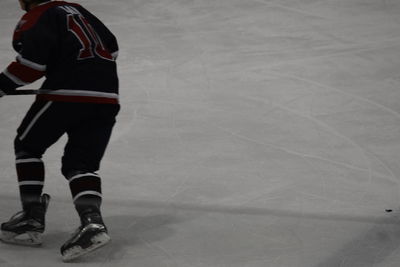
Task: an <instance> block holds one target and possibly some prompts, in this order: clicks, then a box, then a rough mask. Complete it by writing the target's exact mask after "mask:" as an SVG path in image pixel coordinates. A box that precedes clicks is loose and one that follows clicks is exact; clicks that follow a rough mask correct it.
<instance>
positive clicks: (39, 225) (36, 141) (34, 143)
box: [1, 101, 65, 245]
mask: <svg viewBox="0 0 400 267" xmlns="http://www.w3.org/2000/svg"><path fill="white" fill-rule="evenodd" d="M58 113H59V112H58V105H57V104H55V103H52V102H47V101H37V102H35V103H34V104H33V105H32V106H31V108H30V109H29V111H28V112H27V115H26V116H25V118H24V119H23V121H22V123H21V125H20V126H19V128H18V130H17V137H16V138H15V141H14V148H15V154H16V170H17V177H18V183H19V191H20V198H21V203H22V211H21V212H19V213H17V214H16V215H15V216H13V217H12V218H11V219H10V220H9V221H8V222H6V223H3V224H2V225H1V230H2V231H1V232H2V235H1V240H3V241H5V242H8V243H16V244H22V245H39V244H41V242H42V241H41V234H42V233H43V231H44V228H45V213H46V210H47V206H48V203H49V200H50V197H49V196H48V195H46V194H43V195H42V191H43V186H44V180H45V171H44V164H43V161H42V159H41V158H42V155H43V153H44V152H45V151H46V149H47V148H48V147H49V146H50V145H52V144H53V143H54V142H56V141H57V140H58V139H59V137H60V136H61V135H62V134H63V132H64V126H63V124H64V122H65V120H63V119H60V116H61V115H62V114H60V115H58Z"/></svg>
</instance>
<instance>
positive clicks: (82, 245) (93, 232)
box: [61, 212, 111, 262]
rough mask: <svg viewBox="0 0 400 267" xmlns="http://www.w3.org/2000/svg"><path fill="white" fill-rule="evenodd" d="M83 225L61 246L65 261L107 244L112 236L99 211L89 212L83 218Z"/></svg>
mask: <svg viewBox="0 0 400 267" xmlns="http://www.w3.org/2000/svg"><path fill="white" fill-rule="evenodd" d="M81 221H82V225H81V226H80V227H79V228H78V229H77V230H76V231H75V232H74V233H73V234H72V236H71V238H70V239H69V240H68V241H67V242H65V244H64V245H63V246H62V247H61V255H62V258H63V261H64V262H68V261H71V260H73V259H76V258H78V257H80V256H83V255H85V254H87V253H89V252H91V251H93V250H95V249H98V248H100V247H102V246H104V245H105V244H107V243H108V242H109V241H110V240H111V238H110V236H109V235H108V233H107V228H106V226H105V225H104V222H103V219H102V218H101V215H100V214H99V213H98V212H88V213H86V214H84V215H83V216H82V218H81Z"/></svg>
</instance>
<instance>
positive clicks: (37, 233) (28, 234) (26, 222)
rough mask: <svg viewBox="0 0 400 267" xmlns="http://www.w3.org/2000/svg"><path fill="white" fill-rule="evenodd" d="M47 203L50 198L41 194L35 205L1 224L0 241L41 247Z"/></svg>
mask: <svg viewBox="0 0 400 267" xmlns="http://www.w3.org/2000/svg"><path fill="white" fill-rule="evenodd" d="M49 201H50V196H49V195H47V194H43V195H42V196H41V197H40V202H39V203H38V204H37V205H35V206H33V207H32V208H30V209H29V210H23V211H20V212H18V213H17V214H15V215H14V216H12V217H11V219H10V220H9V221H8V222H5V223H2V224H1V235H0V240H1V241H3V242H5V243H10V244H16V245H25V246H39V245H41V244H42V234H43V232H44V229H45V215H46V211H47V207H48V205H49Z"/></svg>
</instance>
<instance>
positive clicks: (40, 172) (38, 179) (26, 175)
mask: <svg viewBox="0 0 400 267" xmlns="http://www.w3.org/2000/svg"><path fill="white" fill-rule="evenodd" d="M16 170H17V176H18V183H19V191H20V197H21V202H22V207H23V209H24V210H29V209H30V208H31V207H32V206H34V205H37V204H38V203H39V202H40V196H41V195H42V191H43V186H44V176H45V171H44V164H43V161H42V160H41V159H39V158H17V160H16Z"/></svg>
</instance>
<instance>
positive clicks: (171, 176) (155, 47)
mask: <svg viewBox="0 0 400 267" xmlns="http://www.w3.org/2000/svg"><path fill="white" fill-rule="evenodd" d="M78 2H79V3H82V4H83V5H84V6H86V7H87V8H88V9H89V10H91V11H93V12H94V13H95V14H96V15H98V16H99V17H100V18H101V19H103V20H104V21H105V22H106V24H107V25H109V27H110V28H111V29H112V30H113V31H114V32H115V33H116V35H117V37H118V39H119V42H120V46H121V51H120V58H119V61H118V63H119V74H120V81H121V102H122V107H123V108H122V111H121V113H120V115H119V117H118V119H119V121H118V124H117V126H116V128H115V131H114V135H113V137H112V141H111V143H110V146H109V149H108V152H107V154H106V156H105V158H104V160H103V164H102V169H101V171H100V173H101V175H102V177H103V191H104V205H103V213H104V217H105V221H106V222H107V224H108V227H109V229H110V233H111V236H112V238H113V242H112V244H111V245H109V246H108V247H105V248H104V249H103V250H101V251H99V252H98V253H95V254H94V255H93V256H90V257H87V258H85V259H83V260H80V261H78V262H77V263H76V264H73V265H74V266H103V267H106V266H112V267H117V266H118V267H120V266H122V267H125V266H126V267H131V266H132V267H133V266H135V267H136V266H137V267H339V266H340V267H358V266H360V267H370V266H371V267H372V266H374V267H398V266H400V209H399V208H400V194H399V193H400V184H399V177H400V157H399V156H400V15H399V14H400V2H399V1H398V0H112V1H111V0H86V1H83V0H81V1H78ZM21 15H22V12H21V11H20V10H18V7H17V1H15V0H1V2H0V35H1V39H0V64H1V65H2V66H3V67H4V68H5V67H6V66H7V65H8V63H9V62H10V61H11V60H12V59H13V58H14V57H15V53H14V51H12V49H11V45H10V43H11V35H12V31H13V28H14V26H15V24H16V23H17V21H18V19H19V17H20V16H21ZM37 86H39V83H35V84H34V85H31V86H30V87H37ZM31 101H32V97H23V96H9V97H4V98H2V99H1V100H0V102H1V103H0V124H1V126H0V137H1V138H0V167H1V184H0V200H1V201H0V217H1V220H3V221H4V220H7V219H8V218H9V216H10V215H12V214H13V213H14V212H16V211H17V210H18V209H19V208H20V206H19V202H18V188H17V183H16V177H15V171H14V157H13V148H12V142H13V138H14V134H15V129H16V127H17V126H18V124H19V122H20V120H21V119H22V117H23V115H24V113H25V111H26V110H27V108H28V106H29V104H30V102H31ZM64 142H65V139H63V140H60V142H59V143H57V144H56V145H55V146H54V147H52V148H51V149H50V150H49V151H48V153H47V154H46V156H45V158H44V159H45V160H46V163H47V170H46V171H47V181H46V188H45V191H46V192H48V193H49V194H51V195H52V196H53V201H52V203H51V206H50V208H49V213H48V221H47V225H48V227H47V231H46V237H45V244H44V246H43V247H41V248H36V249H27V248H21V247H14V246H9V245H4V244H0V266H1V267H31V266H32V267H33V266H42V267H54V266H69V265H65V264H63V263H61V258H60V256H59V252H58V250H59V247H60V246H61V244H62V243H63V242H64V241H65V240H66V239H67V238H68V235H69V233H70V232H71V231H72V230H73V229H74V227H75V226H76V225H77V223H78V218H77V215H76V214H75V212H74V209H73V206H72V202H71V197H70V194H69V188H68V184H67V182H66V181H65V180H64V178H63V177H62V176H61V174H60V172H59V168H60V156H61V155H62V149H63V143H64ZM385 209H393V210H394V212H393V213H386V212H385Z"/></svg>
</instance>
